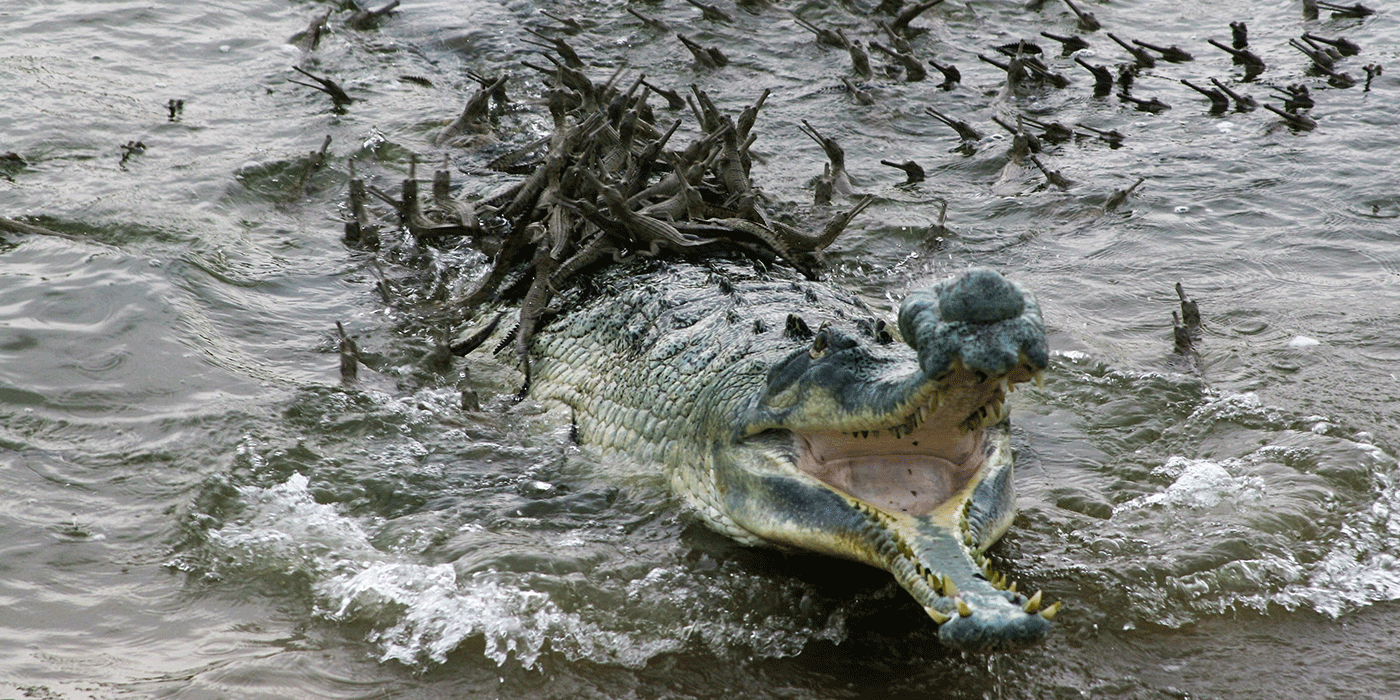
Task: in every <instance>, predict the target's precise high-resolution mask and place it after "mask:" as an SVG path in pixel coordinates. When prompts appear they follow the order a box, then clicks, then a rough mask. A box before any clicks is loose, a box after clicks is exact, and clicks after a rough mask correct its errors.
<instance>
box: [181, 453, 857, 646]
mask: <svg viewBox="0 0 1400 700" xmlns="http://www.w3.org/2000/svg"><path fill="white" fill-rule="evenodd" d="M239 492H240V498H241V500H242V502H243V508H242V509H241V510H240V516H239V517H238V519H237V520H236V521H235V522H229V523H226V524H224V525H223V526H222V527H219V528H217V529H213V530H211V531H210V532H209V533H208V536H209V541H210V545H211V546H212V547H213V548H215V549H216V550H218V551H219V552H220V554H221V557H220V561H221V562H224V564H222V565H223V566H228V567H230V569H231V570H232V571H233V572H234V573H237V574H239V575H246V574H249V573H251V574H253V575H258V574H259V573H262V572H275V573H278V574H298V575H305V576H308V577H309V578H310V579H311V580H312V586H311V587H312V592H313V594H314V596H315V604H316V610H315V612H316V613H317V614H319V615H321V616H323V617H325V618H327V619H331V620H337V621H351V620H353V621H356V622H360V623H364V624H366V625H367V626H368V627H370V628H371V630H372V631H371V632H370V633H369V637H368V641H370V642H372V643H374V644H376V645H377V646H378V647H379V649H380V658H381V659H382V660H384V661H397V662H401V663H404V664H407V665H420V664H422V663H425V662H427V663H444V662H445V661H446V660H447V658H448V656H449V655H450V654H451V653H452V651H453V650H455V649H457V648H458V647H460V646H461V645H462V644H463V643H464V642H466V641H468V640H471V639H478V638H479V639H481V640H484V643H485V655H486V656H487V657H488V658H490V659H492V660H493V661H495V662H496V663H497V664H507V663H512V662H513V663H518V664H519V665H521V666H522V667H525V668H535V667H537V666H538V664H539V663H540V659H541V657H542V655H544V654H546V653H554V654H560V655H562V656H564V657H566V658H568V659H570V660H588V661H592V662H594V663H600V664H609V665H618V666H624V667H629V668H640V667H642V666H645V665H646V664H647V662H648V661H650V660H651V659H653V658H655V657H656V656H657V655H659V654H664V653H672V652H677V651H680V650H682V649H684V648H685V647H686V645H688V644H690V643H692V642H699V643H702V644H705V645H707V646H709V647H710V648H711V649H713V650H714V651H716V652H717V653H719V654H721V655H723V654H726V653H730V652H731V651H732V650H734V649H741V650H743V651H742V653H743V654H744V655H746V656H747V655H755V656H765V657H779V656H788V655H792V654H796V653H799V652H800V651H801V650H802V649H803V648H804V647H805V645H806V644H807V643H808V642H810V641H812V640H814V639H829V640H832V641H839V640H840V639H841V638H842V636H844V617H843V616H842V615H841V613H840V612H839V611H838V612H836V613H832V614H831V615H829V616H828V619H827V620H826V624H825V625H817V626H815V627H814V626H813V625H811V624H810V623H811V620H810V619H809V618H808V617H806V616H805V615H804V614H803V613H801V612H799V611H800V609H801V607H802V606H801V605H800V603H801V600H802V599H803V598H804V597H805V596H807V595H808V594H809V593H808V592H807V591H805V590H803V587H802V586H794V587H791V589H788V590H781V591H775V590H773V587H772V585H771V581H768V580H766V579H761V578H759V577H756V576H751V575H749V574H747V573H744V572H725V573H719V574H713V575H709V574H696V573H694V572H691V571H689V570H688V569H687V568H685V567H683V566H670V567H658V568H656V569H654V570H653V571H652V572H651V573H650V574H649V575H647V576H644V577H643V578H641V579H636V580H631V581H627V580H618V579H615V578H612V577H605V578H604V579H602V580H599V581H595V580H590V579H588V578H587V577H586V576H585V575H584V574H579V573H575V574H563V575H559V574H550V573H544V572H508V571H478V572H473V573H471V574H468V575H460V574H459V573H458V571H457V570H456V569H455V568H454V566H453V565H452V564H450V563H424V562H422V561H419V560H415V559H414V558H413V556H412V555H411V554H406V553H398V552H388V551H383V550H381V549H379V548H377V547H376V546H375V544H374V539H373V536H372V534H371V532H370V531H369V530H367V529H366V527H365V526H364V525H363V524H362V522H361V521H359V520H357V519H355V518H351V517H347V516H345V515H343V514H341V513H340V512H339V511H338V510H337V508H336V507H335V506H334V505H330V504H322V503H317V502H316V500H315V498H314V494H313V493H312V491H311V489H310V480H309V479H308V478H307V477H306V476H305V475H303V474H294V475H292V476H291V477H290V478H289V479H288V480H287V481H286V482H285V483H282V484H276V485H273V486H270V487H266V488H259V487H252V486H249V487H242V488H240V489H239ZM460 529H461V530H463V531H474V532H482V531H483V529H482V528H481V527H480V526H479V525H475V524H471V523H468V524H464V525H462V526H461V528H460ZM585 543H586V540H585V539H584V538H583V537H581V536H580V535H578V534H577V533H570V534H569V535H568V536H565V537H563V538H561V539H559V540H556V541H555V542H554V546H556V547H560V546H582V545H584V544H585ZM574 589H584V590H587V591H589V595H584V596H577V595H573V594H569V591H572V590H574ZM561 594H565V595H567V597H566V598H565V599H563V600H561V599H560V598H558V596H559V595H561ZM591 598H601V599H611V600H613V601H614V603H615V604H613V605H593V604H590V602H589V600H590V599H591ZM754 606H762V607H765V608H768V609H771V610H776V611H792V614H791V615H790V616H785V615H784V614H783V613H782V612H778V613H776V614H770V615H767V616H765V617H764V618H763V619H751V616H750V615H748V613H747V612H746V611H748V610H749V609H750V608H751V607H754Z"/></svg>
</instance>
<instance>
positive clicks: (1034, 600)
mask: <svg viewBox="0 0 1400 700" xmlns="http://www.w3.org/2000/svg"><path fill="white" fill-rule="evenodd" d="M1021 609H1022V610H1025V611H1026V612H1028V613H1033V612H1035V611H1037V610H1039V609H1040V591H1036V592H1035V595H1033V596H1031V599H1030V600H1028V601H1026V604H1025V605H1024V606H1022V607H1021Z"/></svg>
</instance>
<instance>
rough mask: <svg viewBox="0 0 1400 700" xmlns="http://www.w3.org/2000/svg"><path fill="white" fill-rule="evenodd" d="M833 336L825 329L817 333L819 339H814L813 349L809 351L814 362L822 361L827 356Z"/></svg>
mask: <svg viewBox="0 0 1400 700" xmlns="http://www.w3.org/2000/svg"><path fill="white" fill-rule="evenodd" d="M830 341H831V335H830V334H829V333H827V332H826V330H825V329H822V330H820V331H817V337H815V338H813V339H812V349H810V350H808V351H807V354H808V355H811V356H812V359H813V360H817V359H821V356H822V355H825V354H826V348H827V346H828V345H829V344H830Z"/></svg>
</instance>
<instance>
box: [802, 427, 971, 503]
mask: <svg viewBox="0 0 1400 700" xmlns="http://www.w3.org/2000/svg"><path fill="white" fill-rule="evenodd" d="M879 432H880V433H881V435H880V437H868V438H862V437H853V436H852V435H851V434H850V433H836V432H814V433H804V434H797V433H794V437H793V440H794V442H795V443H796V447H797V452H798V460H797V466H798V468H799V469H801V470H802V471H804V472H806V473H808V474H811V475H812V476H814V477H816V478H817V479H820V480H821V481H822V482H823V483H825V484H827V485H828V486H831V487H832V488H835V489H837V490H840V491H843V492H845V493H847V494H849V495H851V496H854V497H856V498H858V499H860V500H862V501H865V502H866V503H869V504H870V505H872V506H875V507H877V508H879V509H881V510H884V511H887V512H891V513H903V514H908V515H924V514H927V513H930V512H932V511H933V510H934V509H935V508H937V507H938V505H939V504H941V503H943V502H944V501H946V500H947V499H948V498H950V497H951V496H953V494H955V493H957V492H958V491H960V490H962V488H963V487H964V486H965V485H966V484H967V482H968V480H969V479H971V478H972V476H973V475H974V474H976V473H977V470H978V469H979V468H981V466H982V460H983V455H982V449H981V443H982V432H981V431H980V430H979V431H973V432H971V433H967V434H965V435H960V436H959V437H957V438H954V439H952V440H950V439H948V438H947V437H941V438H940V437H939V435H938V433H937V432H936V431H934V430H931V429H929V428H928V426H925V427H924V428H920V429H918V430H915V431H914V432H913V433H911V434H909V435H906V436H904V437H902V438H895V437H894V436H893V435H890V434H889V431H879ZM944 435H946V433H945V434H944Z"/></svg>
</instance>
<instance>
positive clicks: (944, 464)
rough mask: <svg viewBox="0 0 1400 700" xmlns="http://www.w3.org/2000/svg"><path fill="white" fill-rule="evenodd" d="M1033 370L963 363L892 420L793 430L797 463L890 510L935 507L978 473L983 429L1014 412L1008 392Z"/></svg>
mask: <svg viewBox="0 0 1400 700" xmlns="http://www.w3.org/2000/svg"><path fill="white" fill-rule="evenodd" d="M1033 376H1038V375H1037V374H1032V372H1030V371H1028V370H1027V369H1026V367H1025V366H1024V365H1023V366H1021V367H1018V368H1017V369H1016V370H1014V371H1013V372H1012V373H1011V374H1007V375H1003V376H1001V377H988V376H987V375H985V374H982V373H979V372H973V371H969V370H967V369H965V368H963V367H962V366H961V364H960V363H959V366H958V367H957V368H956V369H955V370H954V371H953V372H952V373H951V374H950V375H949V376H947V377H944V378H943V379H942V380H941V381H938V382H936V383H935V384H934V385H933V386H932V387H931V391H928V394H930V395H929V396H928V397H927V398H919V399H917V400H916V404H915V406H916V407H915V408H912V409H910V410H909V412H908V413H907V414H905V415H903V416H902V417H899V418H896V419H894V420H892V421H890V423H889V424H888V425H887V426H886V427H884V428H879V429H874V430H868V429H860V430H800V431H793V445H794V448H795V450H796V453H797V463H796V466H797V468H798V469H800V470H802V471H803V472H806V473H807V474H810V475H811V476H813V477H815V478H817V479H819V480H821V481H822V482H823V483H825V484H826V485H827V486H830V487H831V488H834V489H836V490H838V491H841V492H844V493H846V494H847V495H850V496H852V497H854V498H857V499H859V500H861V501H864V502H866V503H868V504H870V505H872V506H874V507H876V508H879V509H880V510H883V511H885V512H888V513H900V514H905V515H910V516H919V515H927V514H929V513H931V512H933V511H934V510H935V509H937V508H938V506H939V505H940V504H942V503H943V502H944V501H946V500H948V499H949V498H951V497H952V496H953V495H955V494H957V493H958V492H960V491H961V490H963V488H964V487H965V486H966V485H967V483H968V481H969V480H971V479H972V478H973V477H974V476H975V475H976V474H977V472H978V470H979V469H980V468H981V467H982V464H983V462H984V461H985V458H986V455H985V450H984V449H983V430H982V429H983V428H984V427H986V426H989V425H995V424H997V423H1000V422H1001V421H1003V420H1005V419H1006V397H1007V394H1008V393H1009V392H1010V391H1012V390H1013V387H1014V386H1015V384H1016V383H1018V382H1020V381H1026V380H1028V379H1031V378H1032V377H1033Z"/></svg>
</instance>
